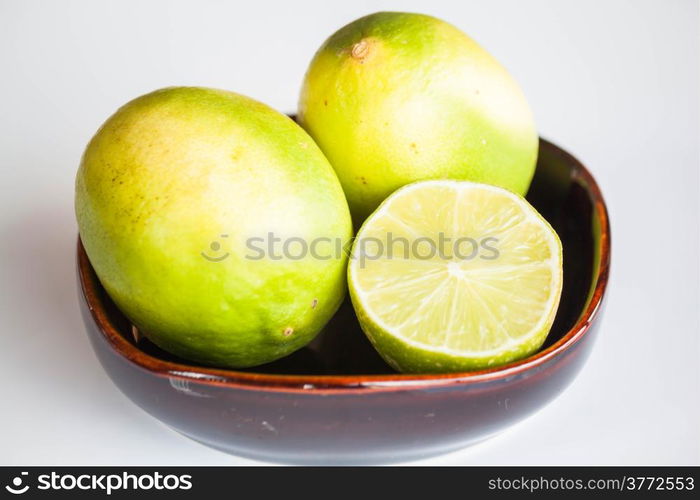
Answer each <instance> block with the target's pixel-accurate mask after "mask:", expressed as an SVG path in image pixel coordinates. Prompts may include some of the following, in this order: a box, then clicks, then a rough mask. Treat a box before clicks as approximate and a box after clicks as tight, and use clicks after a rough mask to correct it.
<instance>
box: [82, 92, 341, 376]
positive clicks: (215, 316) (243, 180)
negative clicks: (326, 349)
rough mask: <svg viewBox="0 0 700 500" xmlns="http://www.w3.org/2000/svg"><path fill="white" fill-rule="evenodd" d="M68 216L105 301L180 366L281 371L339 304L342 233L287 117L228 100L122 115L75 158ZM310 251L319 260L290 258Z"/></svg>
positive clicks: (322, 180) (330, 177) (331, 180)
mask: <svg viewBox="0 0 700 500" xmlns="http://www.w3.org/2000/svg"><path fill="white" fill-rule="evenodd" d="M75 208H76V214H77V218H78V226H79V228H80V236H81V238H82V241H83V244H84V246H85V249H86V251H87V254H88V256H89V258H90V262H91V263H92V265H93V267H94V268H95V271H96V272H97V276H98V277H99V279H100V281H101V282H102V284H103V285H104V287H105V289H106V290H107V292H108V293H109V295H110V296H111V297H112V299H113V300H114V301H115V302H116V304H117V305H118V306H119V308H120V309H121V310H122V311H123V312H124V313H125V314H126V315H127V316H128V317H129V318H130V319H131V321H132V322H133V323H134V324H135V325H136V326H138V327H139V329H141V331H142V332H143V333H144V334H145V335H146V337H148V338H149V339H150V340H152V341H153V342H154V343H156V344H157V345H159V346H160V347H162V348H163V349H165V350H167V351H170V352H172V353H174V354H177V355H178V356H181V357H183V358H187V359H191V360H194V361H198V362H201V363H206V364H212V365H220V366H227V367H245V366H252V365H257V364H261V363H266V362H269V361H272V360H274V359H277V358H280V357H282V356H285V355H287V354H289V353H290V352H292V351H294V350H296V349H298V348H300V347H302V346H303V345H305V344H306V343H307V342H309V341H310V340H311V339H312V338H313V337H314V336H315V335H316V334H317V333H318V332H319V331H320V329H321V328H322V327H323V325H324V324H325V323H326V322H327V321H328V319H329V318H330V317H331V316H332V315H333V313H334V312H335V310H336V309H337V307H338V306H339V304H340V303H341V302H342V299H343V296H344V294H345V271H346V268H345V266H346V261H347V259H346V258H344V256H343V255H337V254H332V253H330V248H328V247H329V246H330V244H329V243H327V242H329V241H334V240H336V239H341V240H347V239H348V238H350V237H351V234H352V225H351V221H350V213H349V210H348V206H347V202H346V201H345V197H344V195H343V191H342V188H341V186H340V183H339V182H338V179H337V177H336V175H335V173H334V172H333V169H332V168H331V166H330V164H329V163H328V160H326V158H325V156H324V155H323V153H322V152H321V151H320V150H319V148H318V147H317V146H316V144H315V143H314V142H313V140H312V139H311V138H310V137H309V136H308V135H307V134H306V132H304V130H303V129H302V128H301V127H299V126H298V125H297V124H295V123H294V122H293V121H292V120H291V119H290V118H288V117H286V116H284V115H282V114H280V113H278V112H276V111H274V110H273V109H271V108H269V107H267V106H265V105H264V104H261V103H259V102H257V101H254V100H252V99H249V98H247V97H244V96H241V95H238V94H234V93H232V92H226V91H221V90H214V89H204V88H169V89H163V90H159V91H156V92H153V93H151V94H148V95H145V96H142V97H139V98H137V99H135V100H133V101H131V102H130V103H128V104H126V105H125V106H123V107H122V108H121V109H119V110H118V111H117V112H116V113H115V114H114V115H113V116H112V117H111V118H109V119H108V120H107V122H106V123H105V124H104V125H103V126H102V127H101V128H100V130H99V131H98V132H97V134H96V135H95V136H94V137H93V138H92V140H91V141H90V144H89V145H88V146H87V149H86V151H85V154H84V156H83V160H82V163H81V165H80V169H79V171H78V175H77V180H76V200H75ZM278 240H282V241H283V242H288V241H293V242H294V243H295V245H294V246H289V245H287V246H286V247H282V246H281V245H283V243H282V241H278ZM315 241H321V242H322V245H316V247H315V248H314V249H315V250H316V251H317V253H321V252H322V253H323V256H324V257H325V256H328V257H329V258H324V259H318V258H314V257H313V255H311V254H310V253H309V252H306V253H304V252H302V251H301V250H303V248H302V249H301V250H300V249H299V246H300V245H303V244H304V243H305V242H306V243H308V244H310V243H311V242H315ZM273 243H274V244H275V246H274V247H270V245H271V244H273ZM324 245H325V248H323V246H324ZM270 250H272V251H270ZM284 250H287V252H286V253H287V255H283V253H282V252H283V251H284ZM273 252H274V253H273Z"/></svg>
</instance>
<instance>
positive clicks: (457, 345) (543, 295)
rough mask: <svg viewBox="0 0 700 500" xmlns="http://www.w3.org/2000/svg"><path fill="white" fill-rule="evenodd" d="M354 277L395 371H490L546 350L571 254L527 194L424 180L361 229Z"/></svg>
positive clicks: (373, 334) (366, 317)
mask: <svg viewBox="0 0 700 500" xmlns="http://www.w3.org/2000/svg"><path fill="white" fill-rule="evenodd" d="M348 279H349V284H350V293H351V298H352V301H353V305H354V307H355V310H356V312H357V315H358V318H359V320H360V323H361V325H362V329H363V330H364V332H365V333H366V334H367V336H368V337H369V339H370V341H371V342H372V343H373V344H374V346H375V347H376V348H377V350H378V351H379V353H380V354H381V355H382V356H383V357H384V359H385V360H386V361H387V362H388V363H389V364H391V365H392V366H393V367H394V368H396V369H398V370H400V371H404V372H449V371H460V370H471V369H480V368H487V367H491V366H496V365H499V364H503V363H507V362H510V361H513V360H516V359H519V358H522V357H525V356H527V355H529V354H531V353H533V352H534V351H536V350H537V349H539V348H540V346H541V345H542V343H543V342H544V340H545V338H546V337H547V334H548V332H549V329H550V328H551V326H552V323H553V321H554V316H555V314H556V310H557V306H558V304H559V298H560V295H561V288H562V246H561V242H560V241H559V238H558V236H557V234H556V232H555V231H554V230H553V229H552V227H551V226H550V225H549V224H548V223H547V221H546V220H545V219H544V218H542V216H541V215H540V214H539V213H538V212H537V211H536V210H535V209H534V208H533V207H532V206H531V205H530V204H529V203H528V202H527V201H526V200H525V199H523V198H522V197H520V196H519V195H517V194H514V193H512V192H510V191H507V190H505V189H502V188H499V187H495V186H489V185H485V184H477V183H472V182H466V181H424V182H417V183H415V184H411V185H408V186H406V187H404V188H401V189H399V190H398V191H396V192H395V193H394V194H393V195H391V196H390V197H389V198H387V200H386V201H385V202H384V203H383V204H382V205H381V206H380V207H379V208H378V209H377V211H376V212H374V213H373V214H372V215H371V216H370V217H369V218H368V219H367V221H366V222H365V224H364V225H363V226H362V228H361V229H360V231H359V232H358V235H357V238H356V240H355V243H354V246H353V252H352V258H351V261H350V265H349V268H348Z"/></svg>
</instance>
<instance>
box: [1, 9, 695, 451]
mask: <svg viewBox="0 0 700 500" xmlns="http://www.w3.org/2000/svg"><path fill="white" fill-rule="evenodd" d="M377 10H404V11H414V12H424V13H429V14H433V15H436V16H438V17H441V18H443V19H445V20H448V21H450V22H452V23H453V24H455V25H457V26H458V27H460V28H462V29H463V30H464V31H466V32H467V33H469V34H470V35H471V36H472V37H473V38H475V39H476V40H477V41H478V42H480V43H481V44H482V45H483V46H484V47H485V48H486V49H487V50H489V51H490V52H491V53H492V54H494V55H495V56H496V57H497V58H498V59H500V60H501V61H502V62H503V64H504V65H505V66H506V67H507V68H509V69H510V71H511V72H512V73H513V75H514V76H515V77H516V79H517V80H518V81H519V82H520V83H521V85H522V87H523V89H524V91H525V94H526V95H527V96H528V98H529V100H530V102H531V104H532V107H533V109H534V111H535V115H536V118H537V121H538V125H539V128H540V131H541V134H542V135H543V136H545V137H547V138H550V139H551V140H553V141H555V142H556V143H558V144H560V145H562V146H563V147H565V148H567V149H568V150H570V151H571V152H573V153H574V154H575V155H577V156H578V157H579V158H580V159H581V160H582V161H583V162H584V163H585V164H586V165H588V166H589V168H590V169H591V170H592V172H593V173H594V175H595V176H596V177H597V179H598V180H599V181H600V184H601V186H602V189H603V192H604V194H605V196H606V198H607V202H608V205H609V209H610V215H611V219H612V230H613V269H612V282H611V283H610V289H609V302H608V307H607V315H606V317H605V318H604V322H603V324H602V329H601V331H600V336H599V339H598V341H597V344H596V346H595V349H594V352H593V354H592V356H591V358H590V360H589V362H588V364H587V365H586V366H585V368H584V369H583V371H582V372H581V374H580V375H579V377H578V378H577V379H576V381H575V382H574V383H573V384H572V385H571V386H570V387H569V389H568V390H567V391H566V392H565V393H564V394H562V395H561V396H560V397H559V398H558V399H557V400H556V401H555V402H553V403H552V404H550V405H549V406H548V407H546V408H545V409H543V410H542V411H540V412H539V413H537V414H536V415H535V416H533V417H531V418H530V419H528V420H526V421H525V422H523V423H521V424H519V425H517V426H515V427H514V428H512V429H510V430H508V431H506V432H505V433H503V434H502V435H500V436H498V437H496V438H494V439H492V440H490V441H487V442H485V443H482V444H480V445H477V446H475V447H472V448H469V449H465V450H462V451H460V452H457V453H453V454H450V455H445V456H441V457H438V458H433V459H430V460H425V461H423V462H419V463H421V464H516V465H518V464H557V465H558V464H698V463H700V436H699V433H700V425H699V422H700V404H699V401H700V384H699V378H700V377H699V367H700V350H699V343H698V337H699V325H698V323H699V321H698V309H699V307H700V304H699V302H700V301H699V296H698V295H699V294H698V288H699V286H698V285H699V281H700V280H699V273H698V251H699V249H698V214H699V207H698V198H699V197H698V170H699V169H698V139H699V123H698V115H699V109H700V103H699V101H698V93H699V91H700V81H699V78H698V73H699V71H698V67H699V61H700V51H699V48H698V44H699V39H698V34H699V29H698V21H699V20H698V4H697V2H694V1H690V0H686V1H683V0H667V1H663V0H659V1H619V0H616V1H601V2H593V1H583V0H581V1H541V0H537V1H532V0H526V1H520V0H509V1H507V0H498V1H488V2H487V1H459V2H458V1H454V0H453V1H444V2H442V1H436V0H430V1H424V2H418V1H409V0H401V1H398V0H397V1H369V0H367V1H365V0H352V1H349V2H325V1H315V2H309V1H302V0H294V1H284V2H282V1H280V2H276V3H273V2H268V1H263V0H255V1H246V2H236V1H232V0H227V1H221V2H215V1H209V2H207V1H198V2H194V1H192V2H165V1H162V2H143V1H138V2H136V1H124V0H121V1H117V2H93V1H75V2H68V1H60V2H59V1H56V2H42V3H39V2H35V1H8V0H0V169H1V171H0V183H1V187H0V204H1V205H0V231H1V232H2V234H1V236H2V238H1V242H2V243H1V247H0V248H1V251H2V254H1V256H0V270H1V274H0V277H1V289H0V308H1V309H0V410H1V411H0V463H2V464H46V465H50V464H129V465H134V464H144V465H148V464H201V465H204V464H247V463H254V462H251V461H249V460H243V459H240V458H237V457H232V456H228V455H225V454H223V453H220V452H217V451H213V450H210V449H208V448H205V447H203V446H201V445H199V444H195V443H194V442H192V441H190V440H188V439H185V438H183V437H181V436H180V435H178V434H175V433H174V432H172V431H170V430H169V429H167V428H166V427H164V426H163V425H161V424H160V423H159V422H157V421H156V420H154V419H153V418H151V417H150V416H148V415H146V414H145V413H144V412H142V411H141V410H140V409H139V408H137V407H136V406H135V405H133V404H132V403H131V402H130V401H129V400H127V399H126V398H125V397H124V396H123V395H122V394H121V393H120V392H118V390H117V389H116V388H115V387H114V386H113V385H112V383H111V382H110V380H109V379H108V378H107V376H106V375H105V374H104V372H103V371H102V368H101V367H100V366H99V364H98V362H97V361H96V359H95V356H94V355H93V353H92V351H91V349H90V346H89V345H88V341H87V338H86V335H85V333H84V330H83V325H82V323H81V320H80V317H79V313H78V306H77V292H76V289H75V284H74V263H73V260H74V246H75V237H76V231H77V229H76V224H75V222H74V216H73V207H72V205H73V181H74V175H75V171H76V168H77V165H78V162H79V159H80V155H81V153H82V149H83V148H84V146H85V144H86V143H87V141H88V140H89V139H90V137H91V135H92V134H93V133H94V132H95V130H96V129H97V127H98V126H99V125H100V124H101V123H102V122H103V121H104V120H105V119H106V118H107V117H108V116H109V115H110V114H111V113H112V112H113V111H115V110H116V108H117V107H118V106H120V105H121V104H123V103H125V102H126V101H128V100H130V99H132V98H133V97H136V96H138V95H140V94H143V93H146V92H148V91H150V90H153V89H156V88H159V87H164V86H170V85H203V86H211V87H220V88H226V89H230V90H234V91H237V92H240V93H243V94H247V95H249V96H252V97H255V98H257V99H259V100H261V101H263V102H266V103H268V104H270V105H272V106H273V107H276V108H277V109H279V110H282V111H292V110H294V108H295V105H296V99H297V92H298V90H299V86H300V82H301V80H302V76H303V73H304V71H305V68H306V65H307V64H308V62H309V60H310V58H311V56H312V54H313V53H314V51H315V50H316V48H317V47H318V46H319V45H320V43H321V42H322V41H323V40H324V39H325V38H326V37H327V36H329V35H330V34H331V33H332V32H333V31H335V30H336V29H337V28H339V27H340V26H342V25H344V24H346V23H348V22H350V21H352V20H354V19H355V18H357V17H359V16H361V15H364V14H368V13H371V12H373V11H377Z"/></svg>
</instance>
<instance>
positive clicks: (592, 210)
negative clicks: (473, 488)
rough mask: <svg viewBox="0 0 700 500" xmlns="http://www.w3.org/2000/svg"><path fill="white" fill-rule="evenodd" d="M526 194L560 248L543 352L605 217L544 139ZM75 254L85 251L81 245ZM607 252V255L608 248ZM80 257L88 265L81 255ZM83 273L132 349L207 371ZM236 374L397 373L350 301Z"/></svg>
mask: <svg viewBox="0 0 700 500" xmlns="http://www.w3.org/2000/svg"><path fill="white" fill-rule="evenodd" d="M527 199H528V200H529V201H530V203H532V205H533V206H534V207H535V208H536V209H537V210H538V211H539V212H540V213H541V214H542V216H544V217H545V218H546V219H547V220H548V221H549V223H550V224H551V225H552V227H553V228H554V229H555V230H556V231H557V233H558V234H559V237H560V238H561V241H562V245H563V249H564V284H563V291H562V297H561V302H560V305H559V309H558V312H557V316H556V319H555V321H554V325H553V327H552V329H551V331H550V333H549V336H548V337H547V340H546V342H545V344H544V346H543V347H542V349H541V351H542V350H545V349H547V348H548V347H550V346H552V345H553V344H555V343H557V342H558V341H560V340H561V339H562V338H563V337H564V336H566V335H567V333H568V332H570V330H571V329H572V328H573V327H574V326H575V325H576V323H577V321H578V320H579V318H580V317H581V316H582V314H583V313H584V311H585V310H586V306H587V305H588V303H589V301H590V300H591V297H592V296H593V292H594V290H595V288H596V284H597V283H598V281H599V279H600V276H599V268H600V265H601V258H603V256H601V253H602V248H603V246H602V245H601V230H602V229H601V220H602V221H603V223H604V224H603V225H604V230H607V217H606V215H605V207H604V205H602V199H601V198H600V193H599V191H598V188H597V186H596V185H595V182H594V181H593V179H592V177H591V176H590V174H589V173H588V172H587V171H586V170H585V168H584V167H583V166H582V165H581V164H580V163H579V162H578V161H577V160H576V159H574V158H573V157H571V156H570V155H568V154H567V153H565V152H564V151H563V150H561V149H559V148H558V147H557V146H554V145H553V144H551V143H549V142H547V141H544V140H541V141H540V151H539V159H538V163H537V169H536V172H535V177H534V179H533V183H532V186H531V187H530V191H529V192H528V195H527ZM79 252H84V250H83V249H82V245H79ZM605 253H606V255H605V256H604V258H605V259H607V250H606V251H605ZM83 255H84V254H83ZM83 261H84V262H86V263H87V259H83ZM86 266H87V267H89V263H88V264H86ZM606 267H607V266H606ZM88 272H89V274H88V278H87V279H89V280H90V281H91V282H92V284H93V286H94V291H95V299H97V301H99V305H100V307H102V308H103V309H104V312H105V316H106V319H107V321H108V322H110V323H111V324H112V326H113V327H114V330H116V331H117V332H118V334H119V335H120V336H121V337H122V338H123V339H124V340H125V341H126V342H128V343H129V344H130V345H131V346H132V347H133V348H134V349H135V350H138V351H140V352H142V353H144V354H146V355H147V356H151V357H154V358H157V359H159V360H162V361H166V362H174V363H178V364H180V365H187V366H189V367H191V369H192V371H197V370H207V369H208V368H206V367H200V366H198V365H197V364H196V363H193V362H191V361H188V360H184V359H182V358H178V357H177V356H174V355H172V354H170V353H168V352H166V351H164V350H162V349H160V348H159V347H158V346H156V345H155V344H153V343H152V342H150V341H149V340H148V339H146V338H143V337H142V338H141V339H140V340H139V341H138V342H136V341H135V339H134V337H133V335H132V333H131V324H130V322H129V320H128V319H127V318H126V317H125V316H124V315H123V314H122V313H121V312H120V311H119V309H118V308H117V307H116V306H115V305H114V303H113V302H112V301H111V300H110V298H109V296H108V295H107V293H106V292H105V291H104V289H103V288H102V286H101V285H100V284H99V281H98V280H97V279H96V278H95V275H94V272H93V271H92V269H89V270H88ZM84 276H85V275H84ZM84 276H83V281H85V277H84ZM84 286H85V283H84ZM589 309H590V308H589ZM239 372H253V373H266V374H289V375H316V376H318V375H360V374H362V375H373V374H392V373H396V372H395V371H394V370H393V369H392V368H390V367H389V366H388V365H387V364H386V363H384V361H383V360H382V359H381V357H380V356H379V355H378V354H377V353H376V351H375V350H374V349H373V348H372V346H371V344H370V343H369V341H368V340H367V339H366V337H365V336H364V334H363V333H362V331H361V329H360V326H359V324H358V322H357V319H356V317H355V314H354V311H353V309H352V305H351V304H350V302H349V299H346V301H345V302H344V303H343V305H342V306H341V307H340V309H339V310H338V312H337V313H336V314H335V316H334V317H333V318H332V319H331V321H330V322H329V323H328V324H327V325H326V327H325V328H324V330H323V331H322V332H321V333H320V334H319V335H318V336H317V338H316V339H315V340H314V341H313V342H312V343H311V344H310V345H308V346H306V347H304V348H302V349H301V350H299V351H297V352H295V353H293V354H292V355H290V356H287V357H286V358H283V359H281V360H278V361H276V362H274V363H269V364H266V365H261V366H257V367H255V368H250V369H246V370H239Z"/></svg>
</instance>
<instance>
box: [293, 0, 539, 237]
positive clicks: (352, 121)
mask: <svg viewBox="0 0 700 500" xmlns="http://www.w3.org/2000/svg"><path fill="white" fill-rule="evenodd" d="M298 115H299V120H300V123H301V124H302V126H303V127H304V128H305V129H306V130H307V131H308V132H309V134H311V136H312V137H313V138H314V139H315V140H316V142H317V143H318V145H319V146H320V147H321V149H322V150H323V152H324V153H325V154H326V156H327V157H328V159H329V160H330V162H331V164H332V165H333V167H334V168H335V170H336V171H337V172H338V177H339V178H340V182H341V183H342V185H343V189H344V190H345V194H346V195H347V198H348V202H349V204H350V210H351V211H352V213H353V218H354V219H355V222H356V223H359V222H361V221H362V220H363V219H364V218H365V217H366V216H367V215H369V214H370V213H372V211H374V209H375V208H377V206H378V205H379V203H381V202H382V200H384V198H386V197H387V196H388V195H389V194H391V193H392V192H393V191H394V190H396V189H397V188H399V187H401V186H403V185H405V184H408V183H411V182H415V181H419V180H425V179H458V180H470V181H475V182H483V183H487V184H494V185H497V186H501V187H505V188H507V189H510V190H511V191H514V192H517V193H519V194H523V195H524V194H525V193H526V192H527V189H528V187H529V185H530V181H531V179H532V175H533V172H534V169H535V162H536V158H537V148H538V139H537V131H536V129H535V124H534V120H533V116H532V112H531V111H530V107H529V105H528V103H527V101H526V99H525V97H524V95H523V92H522V91H521V89H520V87H519V86H518V84H517V83H516V82H515V80H514V79H513V78H512V77H511V76H510V75H509V73H508V71H506V69H505V68H504V67H503V66H502V65H501V64H499V62H498V61H497V60H496V59H495V58H494V57H492V56H491V55H490V54H489V53H488V52H486V51H485V50H484V49H483V48H481V47H480V46H479V45H478V44H477V43H476V42H475V41H474V40H472V39H471V38H470V37H468V36H467V35H466V34H464V33H463V32H462V31H460V30H459V29H458V28H456V27H454V26H452V25H451V24H448V23H446V22H444V21H441V20H440V19H436V18H434V17H431V16H426V15H421V14H410V13H402V12H380V13H376V14H372V15H369V16H366V17H363V18H361V19H358V20H356V21H354V22H352V23H350V24H348V25H347V26H345V27H343V28H341V29H340V30H338V31H337V32H336V33H334V34H333V35H332V36H331V37H330V38H328V40H326V41H325V42H324V43H323V45H322V46H321V47H320V48H319V50H318V52H316V54H315V56H314V58H313V60H312V61H311V64H310V66H309V68H308V71H307V73H306V76H305V78H304V84H303V87H302V91H301V96H300V100H299V112H298Z"/></svg>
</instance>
